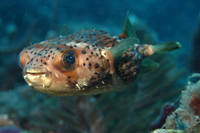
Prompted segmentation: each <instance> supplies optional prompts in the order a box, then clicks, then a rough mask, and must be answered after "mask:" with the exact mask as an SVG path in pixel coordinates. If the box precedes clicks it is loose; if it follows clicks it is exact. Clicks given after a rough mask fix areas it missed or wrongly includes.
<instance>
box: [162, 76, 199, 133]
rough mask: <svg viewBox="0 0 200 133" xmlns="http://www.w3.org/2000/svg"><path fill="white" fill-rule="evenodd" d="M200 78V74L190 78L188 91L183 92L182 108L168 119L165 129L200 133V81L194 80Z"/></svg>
mask: <svg viewBox="0 0 200 133" xmlns="http://www.w3.org/2000/svg"><path fill="white" fill-rule="evenodd" d="M199 77H200V74H197V73H195V74H193V75H192V76H191V77H189V79H188V86H187V89H186V90H184V91H183V92H182V98H181V104H180V107H179V108H178V109H176V110H175V111H174V112H173V114H172V115H170V116H168V117H167V119H166V123H165V125H164V126H163V128H166V129H174V130H182V131H183V132H187V133H199V131H200V114H199V109H200V80H196V82H194V78H195V79H199ZM161 133H162V132H161ZM163 133H164V132H163Z"/></svg>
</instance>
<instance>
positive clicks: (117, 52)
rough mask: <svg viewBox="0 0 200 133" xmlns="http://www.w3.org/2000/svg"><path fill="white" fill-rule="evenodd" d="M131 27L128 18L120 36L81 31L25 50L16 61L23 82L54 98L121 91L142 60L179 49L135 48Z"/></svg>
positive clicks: (172, 46) (168, 46) (174, 45)
mask: <svg viewBox="0 0 200 133" xmlns="http://www.w3.org/2000/svg"><path fill="white" fill-rule="evenodd" d="M130 25H131V24H130V21H129V19H128V17H127V19H126V22H125V25H124V30H123V33H122V34H121V35H120V36H115V35H113V34H111V33H108V32H106V31H103V30H82V31H79V32H76V33H74V34H70V35H67V36H60V37H58V38H56V39H52V40H47V41H43V42H40V43H36V44H34V45H32V46H29V47H26V48H24V49H23V50H22V51H21V52H20V54H19V56H18V61H19V65H20V67H21V68H22V69H23V72H22V73H23V77H24V79H25V81H26V82H27V83H28V84H29V85H30V86H31V87H32V88H33V89H35V90H37V91H40V92H43V93H47V94H50V95H57V96H72V95H90V94H99V93H104V92H108V91H112V90H116V91H120V90H122V89H123V88H124V86H125V85H127V84H129V83H130V82H133V81H134V79H135V78H136V77H137V75H138V74H139V72H140V69H141V61H142V60H143V59H144V58H145V57H147V56H150V55H152V54H154V53H156V52H160V51H169V50H173V49H177V48H180V44H179V43H177V42H169V43H164V44H161V45H155V46H152V45H147V44H146V45H141V44H138V43H139V40H138V39H137V38H136V37H135V34H134V31H133V29H132V28H131V27H130Z"/></svg>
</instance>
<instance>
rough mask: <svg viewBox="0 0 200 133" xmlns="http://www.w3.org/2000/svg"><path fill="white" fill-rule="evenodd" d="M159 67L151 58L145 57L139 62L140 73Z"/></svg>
mask: <svg viewBox="0 0 200 133" xmlns="http://www.w3.org/2000/svg"><path fill="white" fill-rule="evenodd" d="M158 67H159V63H156V62H153V61H152V60H150V59H148V58H145V59H143V60H142V63H141V70H140V74H144V73H148V72H150V71H152V70H154V69H156V68H158Z"/></svg>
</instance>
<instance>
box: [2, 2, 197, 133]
mask: <svg viewBox="0 0 200 133" xmlns="http://www.w3.org/2000/svg"><path fill="white" fill-rule="evenodd" d="M199 5H200V1H198V0H190V1H188V0H166V1H161V0H140V1H138V0H137V1H136V0H124V1H114V0H107V1H101V0H85V1H79V0H76V1H73V0H32V1H27V0H18V1H16V0H6V1H0V31H1V32H0V133H8V132H9V133H20V132H23V133H148V132H151V131H153V130H155V129H156V128H161V127H162V125H163V124H164V123H165V119H166V117H167V115H168V113H166V112H164V113H163V112H162V111H161V110H162V108H165V107H166V105H167V107H168V108H170V109H169V111H170V113H171V112H172V111H174V110H175V109H176V108H178V106H179V101H180V95H181V92H182V91H183V90H185V87H186V85H187V79H188V77H189V76H190V75H191V74H192V73H199V72H200V67H199V66H200V60H199V56H200V23H199V22H200V21H199V18H200V8H199ZM127 11H128V12H129V18H130V21H131V23H132V24H133V26H134V28H135V31H136V34H137V36H138V38H139V39H140V42H141V43H144V44H156V43H162V42H165V41H177V42H179V43H180V44H181V45H182V48H181V49H179V50H175V51H172V52H170V53H162V54H159V55H154V56H152V57H151V59H153V60H154V61H156V62H158V63H160V67H159V68H157V69H155V70H153V71H152V72H150V73H147V74H141V75H139V77H138V78H137V80H136V81H134V82H133V83H132V84H131V85H129V86H127V87H126V89H125V90H123V91H122V92H108V93H105V94H98V95H93V96H70V97H55V96H49V95H47V94H43V93H40V92H36V91H34V90H33V89H32V88H30V87H29V86H28V85H27V84H26V83H25V81H24V79H23V77H22V70H21V68H20V67H19V65H18V62H17V56H18V54H19V52H20V51H21V50H22V49H23V48H24V47H27V46H29V45H30V43H32V44H34V43H37V42H41V41H43V40H46V39H50V38H56V37H57V36H58V35H59V31H60V28H61V26H62V25H63V24H66V25H67V26H68V27H69V29H70V32H71V33H73V32H76V31H79V30H82V29H90V28H91V29H102V30H106V31H109V32H111V33H114V34H116V35H119V34H120V33H121V32H122V29H123V25H124V21H125V18H126V15H127ZM197 80H198V79H197ZM195 82H196V81H195ZM163 106H164V107H163ZM163 114H164V115H166V116H163V117H164V118H163V120H161V118H159V117H162V116H161V115H163ZM159 119H160V120H159Z"/></svg>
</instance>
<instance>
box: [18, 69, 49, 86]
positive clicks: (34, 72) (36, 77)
mask: <svg viewBox="0 0 200 133" xmlns="http://www.w3.org/2000/svg"><path fill="white" fill-rule="evenodd" d="M22 74H23V77H24V79H25V81H26V82H27V83H28V84H29V85H30V86H50V85H51V82H52V72H50V71H48V70H47V68H46V67H25V68H24V69H23V72H22Z"/></svg>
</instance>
